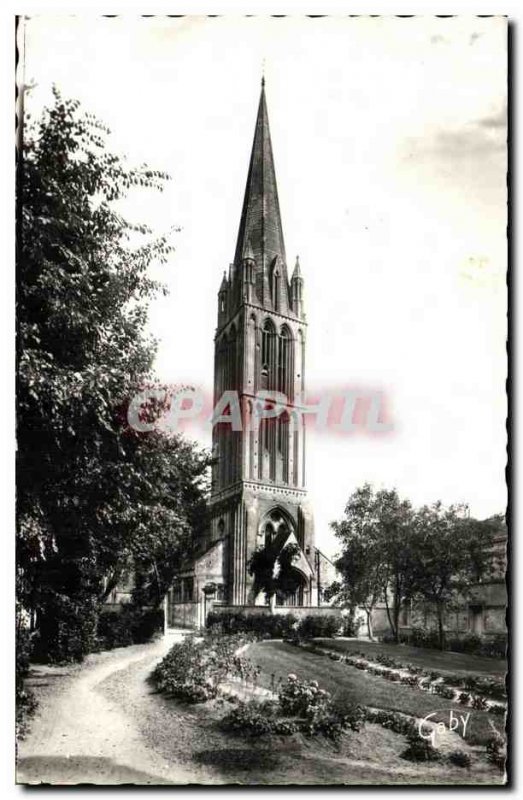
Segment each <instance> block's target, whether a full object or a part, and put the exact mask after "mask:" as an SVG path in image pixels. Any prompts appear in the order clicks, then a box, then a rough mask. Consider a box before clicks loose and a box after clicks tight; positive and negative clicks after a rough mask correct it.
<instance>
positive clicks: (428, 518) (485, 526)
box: [412, 502, 499, 648]
mask: <svg viewBox="0 0 523 800" xmlns="http://www.w3.org/2000/svg"><path fill="white" fill-rule="evenodd" d="M498 526H499V520H498ZM496 530H497V527H496V525H495V524H492V520H484V521H479V520H476V519H473V518H471V517H470V516H469V515H468V509H467V507H466V506H452V505H451V506H448V507H445V506H444V505H443V504H442V503H441V502H437V503H434V504H433V505H431V506H423V507H422V508H420V509H419V510H418V512H417V514H416V535H415V548H414V549H413V554H412V561H413V564H414V575H413V589H414V591H413V595H414V596H415V597H417V598H419V599H421V600H423V601H425V602H427V603H430V604H431V605H432V606H433V607H434V609H435V611H436V618H437V622H438V634H439V644H440V647H442V648H443V647H444V645H445V629H444V614H445V610H446V609H449V608H451V607H452V606H453V604H455V603H456V600H457V599H458V598H459V596H462V597H463V596H465V597H468V598H470V597H471V596H472V594H473V592H474V590H475V588H476V587H477V585H478V584H479V583H480V582H481V581H482V580H483V579H484V578H486V577H488V576H489V575H490V573H491V571H492V569H493V567H494V564H493V559H492V544H493V537H494V534H495V532H496Z"/></svg>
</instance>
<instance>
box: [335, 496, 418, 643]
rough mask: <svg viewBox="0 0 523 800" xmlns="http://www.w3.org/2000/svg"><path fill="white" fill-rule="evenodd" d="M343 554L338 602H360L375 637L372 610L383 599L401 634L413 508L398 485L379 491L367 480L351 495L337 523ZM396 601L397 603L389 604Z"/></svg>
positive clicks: (410, 564) (409, 580) (393, 625)
mask: <svg viewBox="0 0 523 800" xmlns="http://www.w3.org/2000/svg"><path fill="white" fill-rule="evenodd" d="M332 527H333V529H334V532H335V534H336V536H337V538H338V539H339V541H340V543H341V546H342V552H341V555H340V556H339V558H338V559H337V561H336V566H337V568H338V569H339V571H340V573H341V575H342V581H341V582H340V583H339V587H338V586H335V587H332V588H331V592H332V593H333V594H335V595H336V590H337V589H338V591H337V602H340V603H345V604H346V605H348V606H349V607H354V606H355V605H359V606H361V607H362V608H363V609H364V610H365V612H366V616H367V625H368V628H369V635H370V636H371V637H372V611H373V609H374V607H375V605H376V603H377V602H378V601H379V600H384V601H385V605H386V610H387V616H388V620H389V624H390V626H391V630H392V632H393V634H394V636H395V637H396V639H397V638H398V633H399V614H400V609H401V604H402V602H403V600H404V599H405V598H406V597H408V596H409V593H411V591H412V581H413V571H412V570H413V562H412V536H413V510H412V507H411V505H410V503H409V502H408V501H407V500H402V499H401V498H400V497H399V495H398V493H397V491H396V490H395V489H392V490H385V489H381V490H379V491H375V490H374V489H373V487H372V486H371V485H370V484H368V483H366V484H364V485H363V486H362V487H360V488H358V489H356V491H355V492H354V493H353V494H352V495H351V496H350V498H349V501H348V503H347V505H346V507H345V516H344V518H343V519H342V520H340V521H338V522H334V523H332ZM390 600H392V607H391V605H390Z"/></svg>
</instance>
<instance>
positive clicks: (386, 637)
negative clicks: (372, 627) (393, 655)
mask: <svg viewBox="0 0 523 800" xmlns="http://www.w3.org/2000/svg"><path fill="white" fill-rule="evenodd" d="M380 642H383V644H396V639H395V637H394V634H393V633H391V632H390V631H386V632H385V633H383V634H382V635H381V636H380Z"/></svg>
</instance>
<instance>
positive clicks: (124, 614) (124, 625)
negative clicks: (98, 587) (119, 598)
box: [96, 605, 164, 650]
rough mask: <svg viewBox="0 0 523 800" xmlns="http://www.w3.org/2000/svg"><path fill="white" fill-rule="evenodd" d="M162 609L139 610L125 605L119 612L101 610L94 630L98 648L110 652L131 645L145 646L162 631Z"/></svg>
mask: <svg viewBox="0 0 523 800" xmlns="http://www.w3.org/2000/svg"><path fill="white" fill-rule="evenodd" d="M163 624H164V618H163V610H162V609H140V608H136V606H132V605H126V606H123V608H122V609H121V610H120V611H109V610H103V611H102V612H101V613H100V615H99V617H98V625H97V630H96V635H97V640H98V644H99V648H100V649H102V650H112V649H113V648H114V647H128V646H129V645H131V644H145V642H149V641H151V639H152V638H153V637H154V635H155V634H156V633H159V632H161V631H162V630H163Z"/></svg>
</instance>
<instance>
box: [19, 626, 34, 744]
mask: <svg viewBox="0 0 523 800" xmlns="http://www.w3.org/2000/svg"><path fill="white" fill-rule="evenodd" d="M31 650H32V641H31V634H30V632H29V630H27V628H17V631H16V737H17V739H23V738H24V736H25V735H26V734H27V732H28V730H29V718H30V717H31V716H32V715H33V714H34V712H35V709H36V705H37V704H36V699H35V696H34V694H33V693H32V692H31V690H30V689H27V688H26V686H25V679H26V678H27V675H28V673H29V660H30V657H31Z"/></svg>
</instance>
